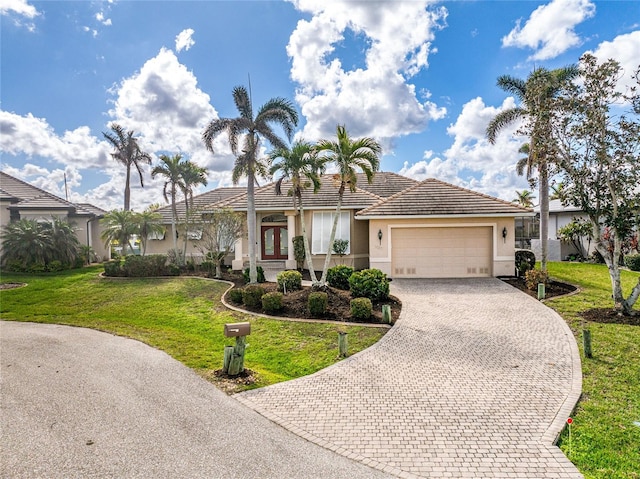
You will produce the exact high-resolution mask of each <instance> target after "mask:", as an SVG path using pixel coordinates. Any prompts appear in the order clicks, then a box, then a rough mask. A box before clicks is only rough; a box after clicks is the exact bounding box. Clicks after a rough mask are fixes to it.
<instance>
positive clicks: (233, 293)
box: [229, 288, 242, 304]
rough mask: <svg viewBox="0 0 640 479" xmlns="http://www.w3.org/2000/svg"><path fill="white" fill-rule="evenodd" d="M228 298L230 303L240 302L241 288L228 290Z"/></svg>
mask: <svg viewBox="0 0 640 479" xmlns="http://www.w3.org/2000/svg"><path fill="white" fill-rule="evenodd" d="M229 300H230V301H231V302H232V303H236V304H242V290H241V289H238V288H233V289H231V290H229Z"/></svg>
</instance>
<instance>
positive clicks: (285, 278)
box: [276, 270, 302, 293]
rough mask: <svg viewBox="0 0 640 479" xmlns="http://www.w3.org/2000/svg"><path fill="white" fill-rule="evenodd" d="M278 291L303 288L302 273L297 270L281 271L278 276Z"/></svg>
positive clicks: (286, 291)
mask: <svg viewBox="0 0 640 479" xmlns="http://www.w3.org/2000/svg"><path fill="white" fill-rule="evenodd" d="M276 281H277V282H278V291H283V292H285V293H288V292H290V291H297V290H299V289H302V273H300V271H296V270H287V271H280V272H279V273H278V275H277V276H276Z"/></svg>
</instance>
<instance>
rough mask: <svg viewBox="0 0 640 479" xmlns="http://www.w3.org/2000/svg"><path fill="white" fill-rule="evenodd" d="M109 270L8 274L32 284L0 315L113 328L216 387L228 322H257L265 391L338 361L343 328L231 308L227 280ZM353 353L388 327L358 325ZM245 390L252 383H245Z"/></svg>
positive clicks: (1, 304) (249, 362)
mask: <svg viewBox="0 0 640 479" xmlns="http://www.w3.org/2000/svg"><path fill="white" fill-rule="evenodd" d="M101 271H102V266H95V267H90V268H85V269H83V270H75V271H68V272H62V273H53V274H47V275H19V274H6V273H3V274H2V276H1V277H0V280H1V281H2V282H5V283H6V282H16V283H19V282H23V283H28V286H27V287H26V288H18V289H9V290H1V291H0V318H1V319H3V320H9V321H31V322H38V323H55V324H66V325H71V326H82V327H87V328H93V329H98V330H101V331H107V332H110V333H113V334H117V335H120V336H126V337H128V338H133V339H137V340H140V341H142V342H144V343H146V344H148V345H150V346H153V347H155V348H158V349H161V350H163V351H165V352H166V353H168V354H169V355H171V356H172V357H174V358H175V359H177V360H178V361H180V362H182V363H184V364H185V365H187V366H189V367H191V368H193V369H195V370H196V371H197V372H198V373H199V374H201V375H203V376H204V377H207V378H209V379H212V380H213V381H214V382H215V377H214V375H213V371H214V370H216V369H220V368H221V367H222V359H223V350H224V346H225V344H233V339H229V338H225V337H224V335H223V328H224V324H225V323H230V322H239V321H251V323H252V324H251V327H252V330H251V335H250V336H249V337H248V339H247V342H248V343H249V347H248V348H247V351H246V356H245V365H246V367H247V368H250V369H251V370H253V371H255V372H256V373H257V379H258V381H257V383H255V384H253V385H252V386H249V387H261V386H266V385H269V384H274V383H277V382H280V381H286V380H289V379H293V378H296V377H300V376H304V375H307V374H311V373H313V372H315V371H318V370H320V369H323V368H325V367H327V366H329V365H331V364H333V363H335V362H337V361H338V333H337V331H338V325H337V324H317V323H297V322H289V321H277V320H271V319H264V318H256V317H254V316H248V315H243V314H238V313H235V312H233V311H228V310H227V309H226V308H224V307H223V306H222V305H221V303H220V297H221V295H222V294H223V292H224V291H225V290H226V288H228V285H227V284H225V283H220V282H216V281H211V280H204V279H200V278H173V279H118V278H113V279H109V278H105V279H103V278H99V277H98V273H100V272H101ZM346 331H347V332H348V333H349V335H348V340H349V353H350V354H353V353H355V352H357V351H360V350H362V349H365V348H367V347H369V346H371V345H372V344H374V343H376V342H377V341H378V340H379V339H380V338H381V337H382V336H383V335H384V333H385V331H386V330H384V329H380V328H367V327H361V326H351V327H348V328H346ZM245 388H246V386H245Z"/></svg>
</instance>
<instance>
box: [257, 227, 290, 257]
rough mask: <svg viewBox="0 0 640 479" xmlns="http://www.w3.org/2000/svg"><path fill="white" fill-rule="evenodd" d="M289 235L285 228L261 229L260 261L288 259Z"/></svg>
mask: <svg viewBox="0 0 640 479" xmlns="http://www.w3.org/2000/svg"><path fill="white" fill-rule="evenodd" d="M288 255H289V235H288V232H287V227H286V226H263V227H262V259H288V257H289V256H288Z"/></svg>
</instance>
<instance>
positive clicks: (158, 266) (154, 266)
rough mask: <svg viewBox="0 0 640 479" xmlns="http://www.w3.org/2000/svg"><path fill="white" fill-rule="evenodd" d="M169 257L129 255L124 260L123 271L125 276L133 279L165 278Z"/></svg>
mask: <svg viewBox="0 0 640 479" xmlns="http://www.w3.org/2000/svg"><path fill="white" fill-rule="evenodd" d="M166 263H167V257H166V256H165V255H162V254H152V255H149V256H135V255H129V256H127V257H126V258H125V260H124V265H123V266H122V269H123V270H124V274H125V276H129V277H131V278H148V277H152V276H164V275H165V274H166V273H167V269H166V267H165V265H166Z"/></svg>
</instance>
